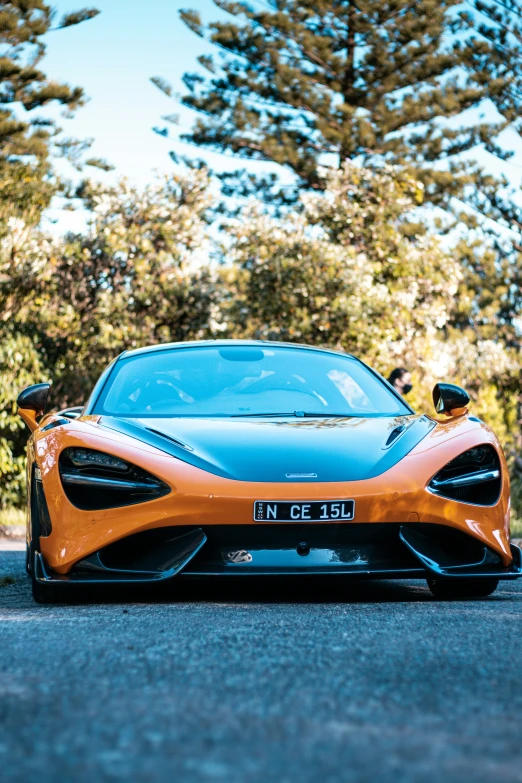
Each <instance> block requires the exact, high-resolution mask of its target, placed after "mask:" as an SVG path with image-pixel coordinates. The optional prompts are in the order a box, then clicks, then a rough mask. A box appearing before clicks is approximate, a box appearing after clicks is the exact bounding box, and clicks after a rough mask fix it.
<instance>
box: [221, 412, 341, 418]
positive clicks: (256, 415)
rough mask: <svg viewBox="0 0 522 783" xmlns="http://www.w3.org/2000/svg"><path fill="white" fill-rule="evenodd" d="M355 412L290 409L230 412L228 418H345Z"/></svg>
mask: <svg viewBox="0 0 522 783" xmlns="http://www.w3.org/2000/svg"><path fill="white" fill-rule="evenodd" d="M354 415H356V414H353V413H309V412H308V411H292V412H291V413H231V414H230V418H232V419H236V418H245V419H254V418H266V419H269V418H271V417H276V416H277V417H288V418H290V417H296V418H298V419H305V418H308V419H310V418H312V419H313V418H319V417H320V418H325V419H347V418H349V417H350V416H352V417H353V416H354Z"/></svg>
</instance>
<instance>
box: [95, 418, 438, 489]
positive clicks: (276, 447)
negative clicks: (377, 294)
mask: <svg viewBox="0 0 522 783" xmlns="http://www.w3.org/2000/svg"><path fill="white" fill-rule="evenodd" d="M100 425H101V426H104V427H108V428H109V429H113V430H117V431H118V432H120V433H122V434H125V435H129V436H130V437H133V438H136V439H138V440H140V441H142V442H144V443H147V444H149V445H151V446H154V447H156V448H158V449H159V450H161V451H163V452H166V453H167V454H170V455H171V456H173V457H176V458H177V459H180V460H183V461H184V462H188V463H189V464H192V465H194V466H195V467H198V468H201V469H203V470H206V471H208V472H209V473H213V474H215V475H218V476H222V477H223V478H229V479H235V480H238V481H262V482H284V483H286V482H314V481H319V482H325V481H359V480H361V479H369V478H373V477H375V476H378V475H380V474H381V473H384V472H385V471H386V470H389V469H390V468H391V467H393V466H394V465H395V464H396V463H397V462H399V461H400V460H401V459H402V458H403V457H405V456H406V454H408V453H409V452H410V451H411V450H412V449H413V448H414V447H415V446H416V445H417V444H418V443H419V442H420V441H421V440H422V439H423V438H424V437H425V436H426V435H427V434H428V432H430V430H431V429H432V428H433V427H434V426H435V423H434V422H433V421H431V420H430V419H428V418H427V417H426V416H415V415H410V416H393V417H379V418H337V419H298V418H288V419H277V418H273V419H253V418H250V419H230V418H214V419H203V418H143V419H125V418H116V417H106V416H103V417H102V419H101V420H100ZM398 428H403V429H399V430H398ZM394 435H395V437H393V436H394ZM390 436H392V437H391V438H390Z"/></svg>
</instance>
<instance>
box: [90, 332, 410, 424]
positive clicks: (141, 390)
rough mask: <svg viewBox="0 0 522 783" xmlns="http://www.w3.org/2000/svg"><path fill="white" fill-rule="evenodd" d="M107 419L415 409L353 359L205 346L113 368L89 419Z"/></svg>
mask: <svg viewBox="0 0 522 783" xmlns="http://www.w3.org/2000/svg"><path fill="white" fill-rule="evenodd" d="M92 412H93V413H95V414H105V415H107V416H128V417H140V418H141V417H161V416H165V417H167V416H263V415H267V416H268V415H282V414H288V415H298V416H299V415H301V416H303V415H304V416H306V415H321V416H325V415H332V416H379V415H380V416H392V415H397V414H408V413H411V411H410V409H409V408H408V407H407V406H406V405H405V404H404V403H403V402H402V401H401V400H400V398H398V397H397V396H396V395H394V394H393V392H391V391H390V389H388V388H387V386H386V385H385V384H384V383H383V382H382V381H381V380H380V379H379V378H378V377H377V376H375V375H374V374H373V373H372V372H371V371H370V370H369V369H368V368H367V367H365V366H364V365H363V364H361V363H360V362H358V361H357V360H356V359H353V358H351V357H349V356H342V355H336V354H333V353H328V352H325V351H320V350H317V351H316V350H308V349H302V348H301V349H300V348H292V347H283V346H281V347H278V346H270V347H264V346H263V347H257V346H255V347H252V346H248V345H246V346H210V347H207V346H204V347H187V348H173V349H170V350H168V349H166V350H161V351H153V352H150V353H144V354H137V355H135V356H129V357H128V358H123V359H121V360H120V361H118V362H116V364H115V365H114V368H113V370H112V372H111V374H110V377H109V380H108V382H107V383H106V384H105V388H104V389H103V392H102V394H101V396H100V397H99V398H98V400H97V401H96V404H95V406H94V409H93V411H92Z"/></svg>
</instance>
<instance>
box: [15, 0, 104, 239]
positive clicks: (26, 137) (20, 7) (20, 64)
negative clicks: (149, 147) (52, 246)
mask: <svg viewBox="0 0 522 783" xmlns="http://www.w3.org/2000/svg"><path fill="white" fill-rule="evenodd" d="M98 13H99V12H98V11H97V10H96V9H94V8H85V9H83V10H81V11H77V12H74V13H69V14H66V15H65V16H63V17H62V19H61V20H60V21H57V20H56V12H55V11H54V10H53V9H52V8H51V6H50V5H49V4H48V3H46V2H44V0H0V44H1V46H2V53H1V56H0V223H2V217H3V214H4V212H6V210H8V211H9V213H10V215H11V216H12V215H19V216H20V217H23V219H24V220H25V221H26V222H27V221H30V220H33V221H34V222H35V221H37V220H38V218H39V216H40V214H41V211H42V209H43V208H44V207H45V206H47V204H48V202H49V200H50V197H51V195H52V193H53V187H52V185H51V183H50V182H49V181H48V179H47V178H46V175H47V174H48V173H49V167H48V158H49V155H50V153H51V152H58V153H59V154H65V155H67V156H69V158H70V159H72V160H73V161H74V160H77V159H78V156H79V155H80V154H81V153H82V152H83V151H84V150H85V149H86V145H85V143H82V142H77V141H75V140H73V139H63V138H61V137H59V133H60V128H59V127H58V126H57V125H56V123H55V122H54V121H52V120H50V119H48V118H45V117H38V116H34V115H33V114H31V116H30V117H29V118H26V117H24V116H23V115H24V110H25V111H27V112H31V111H32V110H34V109H39V108H42V107H44V106H46V105H47V104H49V103H52V102H57V103H59V104H61V105H62V106H64V107H65V109H66V110H67V111H73V110H74V109H76V108H78V107H79V106H81V104H82V103H83V101H84V93H83V90H82V89H81V88H80V87H70V86H68V85H67V84H64V83H59V82H54V81H51V80H50V79H48V78H47V76H46V75H45V73H43V71H41V70H40V68H39V64H40V62H41V60H42V58H43V57H44V55H45V50H46V45H45V43H44V41H43V38H42V37H43V36H44V35H45V34H46V33H48V32H50V31H53V30H60V29H63V28H66V27H71V26H72V25H76V24H79V23H80V22H83V21H85V20H87V19H92V18H93V17H94V16H96V15H97V14H98ZM92 163H95V161H92ZM0 230H1V225H0Z"/></svg>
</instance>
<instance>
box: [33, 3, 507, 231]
mask: <svg viewBox="0 0 522 783" xmlns="http://www.w3.org/2000/svg"><path fill="white" fill-rule="evenodd" d="M92 4H93V5H95V6H96V7H97V8H99V10H100V11H101V14H100V15H99V16H97V17H96V18H95V19H93V20H90V21H88V22H84V23H83V24H80V25H78V26H76V27H71V28H68V29H65V30H58V31H56V32H51V33H49V34H48V35H47V44H48V49H47V55H46V57H45V59H44V61H43V63H42V68H43V69H44V71H45V72H46V73H47V74H48V76H49V77H50V78H52V79H56V80H58V81H67V82H68V83H70V84H72V85H80V86H82V87H83V88H84V89H85V92H86V94H87V96H89V98H90V101H89V102H88V103H87V105H86V106H84V107H83V108H82V109H80V110H79V111H78V112H77V113H76V116H75V117H74V118H73V119H72V120H63V121H62V127H63V128H64V131H65V133H66V134H67V135H70V136H74V137H77V138H87V137H92V138H94V144H93V147H92V150H91V154H92V155H93V156H96V157H101V158H106V159H107V160H108V161H109V162H110V163H112V164H113V165H114V166H115V171H114V172H112V173H110V174H101V173H98V171H97V170H96V169H88V170H87V171H88V172H89V174H90V175H91V176H93V177H96V178H100V179H106V180H114V178H117V177H121V176H127V177H129V178H130V179H131V180H133V181H134V182H136V183H137V184H139V185H145V184H146V183H147V182H150V181H151V180H152V179H153V177H154V172H155V171H159V172H168V171H172V170H173V168H174V164H173V163H172V162H171V161H170V159H169V156H168V151H169V149H175V150H176V151H177V152H178V153H180V152H181V153H186V154H191V155H194V156H195V157H203V158H206V159H207V160H208V161H209V163H210V164H211V165H212V166H213V167H214V168H233V167H235V166H236V165H238V164H236V162H235V161H232V160H231V159H230V158H228V157H224V156H221V155H218V154H213V153H208V152H205V151H203V150H198V149H195V148H193V147H189V146H188V145H182V144H181V143H179V142H176V141H170V140H167V139H163V138H161V137H160V136H158V135H157V134H155V133H153V131H152V126H154V125H158V126H162V125H163V126H164V125H165V123H164V122H162V120H161V116H162V115H165V114H172V113H178V114H180V120H181V123H180V129H181V130H183V129H188V128H189V127H190V125H191V123H192V120H193V117H194V114H193V113H192V112H190V111H189V110H187V109H184V108H183V107H180V106H179V104H177V103H176V102H175V101H173V100H172V99H169V98H167V97H166V96H165V95H163V93H161V92H160V91H159V90H158V89H157V88H156V87H155V86H154V85H153V84H151V82H150V77H151V76H162V77H164V78H165V79H167V80H168V81H169V82H170V83H171V84H172V86H173V88H174V90H175V91H177V92H183V91H184V87H183V85H182V82H181V77H182V75H183V73H184V72H185V71H187V70H189V71H190V70H195V69H197V62H196V57H197V56H198V55H199V54H202V53H203V52H206V51H212V47H210V46H209V45H208V44H206V43H205V42H204V41H203V40H201V39H200V38H198V37H197V36H196V35H195V34H194V33H192V32H191V31H190V30H188V29H187V28H186V27H185V25H184V24H183V23H182V22H181V21H180V19H179V9H180V8H185V7H188V8H193V9H196V10H198V11H200V13H201V15H202V16H203V18H204V19H206V20H214V19H217V18H219V17H220V16H223V17H224V16H226V15H225V14H223V12H221V11H220V10H219V9H218V8H217V7H216V6H215V5H214V3H213V2H212V0H177V1H176V0H172V1H171V0H147V2H145V3H144V2H143V0H99V2H96V0H93V3H92ZM82 5H84V4H83V3H82V2H81V0H80V2H73V1H72V0H58V2H55V3H54V7H55V8H56V10H57V12H58V14H59V15H60V16H61V14H64V13H67V12H70V11H73V10H77V9H78V8H81V7H82ZM85 5H90V3H89V2H86V3H85ZM48 113H49V112H48ZM53 114H54V112H53ZM172 130H173V132H174V135H176V129H175V128H174V127H172ZM511 136H513V138H509V137H508V138H506V141H507V143H508V144H509V146H511V145H513V147H514V148H515V149H516V148H517V147H518V149H517V155H516V157H515V158H514V159H513V161H512V162H511V163H506V164H501V163H499V162H498V161H496V160H495V159H493V158H492V157H491V156H489V155H486V154H484V156H480V158H481V162H483V163H485V164H486V165H487V166H488V167H491V168H492V170H494V171H495V172H496V173H498V171H499V170H502V171H504V172H505V173H506V174H507V175H508V176H509V178H510V179H511V180H512V181H513V182H516V183H517V184H518V183H519V182H520V179H521V177H522V145H521V144H520V140H519V139H515V138H514V134H511ZM241 165H243V164H242V162H241ZM251 165H252V166H253V167H255V168H256V169H258V170H259V167H260V166H264V167H265V168H266V166H267V164H251ZM51 217H52V218H53V219H57V218H58V220H59V222H58V224H57V229H56V230H63V229H66V228H74V227H76V226H77V227H79V226H80V223H81V220H82V218H81V215H76V216H74V215H71V214H70V213H69V214H66V215H64V214H63V212H61V211H60V210H57V209H54V210H52V211H51Z"/></svg>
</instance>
